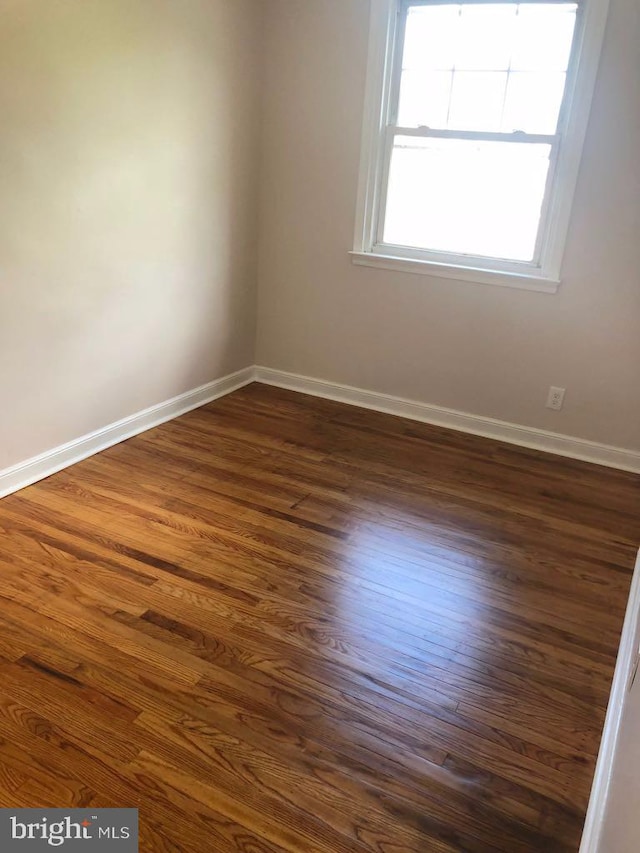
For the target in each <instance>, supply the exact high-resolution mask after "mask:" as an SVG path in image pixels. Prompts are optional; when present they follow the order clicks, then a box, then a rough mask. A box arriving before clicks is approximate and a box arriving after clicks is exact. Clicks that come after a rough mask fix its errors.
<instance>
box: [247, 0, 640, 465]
mask: <svg viewBox="0 0 640 853" xmlns="http://www.w3.org/2000/svg"><path fill="white" fill-rule="evenodd" d="M368 12H369V4H368V2H367V0H271V2H270V3H269V6H268V16H267V22H266V26H267V32H266V71H265V97H264V137H263V163H262V166H263V174H262V204H261V211H262V229H261V256H260V261H261V266H260V285H259V322H258V361H259V363H261V364H264V365H267V366H269V367H273V368H278V369H281V370H287V371H292V372H297V373H302V374H306V375H309V376H313V377H318V378H322V379H329V380H332V381H336V382H342V383H346V384H350V385H355V386H359V387H363V388H367V389H371V390H375V391H380V392H385V393H390V394H394V395H398V396H402V397H407V398H410V399H415V400H419V401H423V402H426V403H431V404H437V405H442V406H447V407H450V408H454V409H459V410H462V411H467V412H471V413H474V414H480V415H485V416H490V417H495V418H500V419H503V420H506V421H511V422H515V423H520V424H525V425H527V426H533V427H540V428H543V429H550V430H553V431H557V432H561V433H565V434H567V435H573V436H576V437H580V438H586V439H591V440H594V441H598V442H604V443H607V444H612V445H616V446H619V447H623V448H628V449H639V448H640V394H639V393H638V368H639V366H640V335H639V334H638V318H639V317H640V237H639V235H640V157H639V156H638V140H639V139H640V63H639V62H638V59H637V46H638V43H639V42H640V24H639V21H640V9H639V5H638V3H637V0H612V6H611V16H610V21H609V24H608V29H607V36H606V41H605V46H604V55H603V61H602V64H601V73H600V76H599V81H598V86H597V90H596V95H595V102H594V108H593V111H592V117H591V123H590V128H589V131H588V136H587V141H586V148H585V155H584V158H583V163H582V169H581V175H580V181H579V186H578V191H577V196H576V202H575V209H574V215H573V221H572V226H571V230H570V234H569V241H568V246H567V251H566V257H565V264H564V270H563V284H562V286H561V289H560V291H559V293H558V294H557V295H549V294H544V293H532V292H524V291H517V290H511V289H506V288H499V287H491V286H486V285H475V284H462V283H457V282H452V281H447V280H442V279H436V278H426V277H422V276H415V275H409V274H401V273H393V272H387V271H384V270H377V269H376V270H374V269H370V268H362V267H354V266H352V264H351V263H350V260H349V257H348V255H347V251H348V249H349V248H351V247H352V234H353V227H354V213H355V202H356V188H357V180H358V165H359V154H360V135H361V121H362V108H363V99H364V85H365V72H366V56H367V39H368ZM551 384H553V385H560V386H563V387H566V388H567V396H566V401H565V407H564V410H563V411H562V412H550V411H549V410H547V409H545V408H544V402H545V399H546V393H547V388H548V386H549V385H551Z"/></svg>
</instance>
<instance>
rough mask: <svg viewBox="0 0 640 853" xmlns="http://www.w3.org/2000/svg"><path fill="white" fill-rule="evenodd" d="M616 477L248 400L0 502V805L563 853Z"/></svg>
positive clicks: (599, 673) (626, 528)
mask: <svg viewBox="0 0 640 853" xmlns="http://www.w3.org/2000/svg"><path fill="white" fill-rule="evenodd" d="M639 510H640V477H637V476H635V475H631V474H627V473H624V472H617V471H611V470H608V469H604V468H599V467H597V466H590V465H586V464H582V463H579V462H575V461H573V460H563V459H559V458H558V457H552V456H548V455H546V454H543V453H537V452H535V451H530V450H526V449H522V448H514V447H509V446H507V445H503V444H500V443H499V442H491V441H488V440H485V439H481V438H475V437H471V436H466V435H462V434H459V433H454V432H451V431H448V430H446V429H440V428H436V427H431V426H428V425H422V424H416V423H413V422H408V421H405V420H402V419H400V418H394V417H391V416H388V415H383V414H379V413H374V412H366V411H363V410H359V409H357V408H354V407H350V406H345V405H342V404H339V403H334V402H331V401H326V400H318V399H312V398H309V397H305V396H304V395H300V394H294V393H291V392H287V391H281V390H278V389H274V388H267V387H265V386H260V385H252V386H248V387H246V388H243V389H242V390H240V391H238V392H236V393H234V394H232V395H229V396H228V397H226V398H224V399H221V400H219V401H216V402H215V403H212V404H210V405H208V406H205V407H203V408H202V409H199V410H196V411H194V412H190V413H188V414H187V415H185V416H183V417H181V418H179V419H177V420H176V421H173V422H171V423H168V424H164V425H162V426H160V427H158V428H156V429H153V430H150V431H149V432H147V433H144V434H142V435H139V436H136V437H135V438H132V439H130V440H129V441H126V442H124V443H122V444H120V445H118V446H116V447H113V448H111V449H110V450H107V451H105V452H104V453H101V454H99V455H98V456H96V457H93V458H91V459H88V460H86V461H85V462H82V463H80V464H79V465H77V466H74V467H73V468H70V469H68V470H66V471H63V472H60V473H59V474H57V475H54V476H53V477H51V478H49V479H48V480H45V481H43V482H41V483H38V484H36V485H34V486H32V487H29V488H28V489H25V490H23V491H22V492H20V493H19V494H16V495H13V496H11V497H8V498H6V499H4V500H3V501H2V502H0V579H1V581H2V583H1V584H0V804H1V805H3V806H6V807H11V806H13V807H18V806H25V807H26V806H33V807H36V806H38V807H40V806H42V807H45V806H59V807H72V806H89V805H92V806H94V807H96V808H98V807H100V806H104V807H115V806H136V807H138V808H140V818H141V849H142V850H145V851H149V853H165V851H167V853H168V851H172V853H173V851H175V850H177V849H179V850H180V851H181V853H199V851H201V850H212V849H215V851H216V853H246V851H248V850H251V851H255V853H391V851H394V853H395V851H398V853H399V851H400V850H402V851H403V853H405V851H406V853H424V851H426V850H429V851H434V853H455V851H462V850H465V851H474V853H485V851H486V853H491V851H495V853H502V852H503V851H504V853H529V851H539V850H545V851H547V850H548V851H563V853H570V851H577V849H578V843H579V838H580V831H581V827H582V821H583V818H584V811H585V808H586V802H587V798H588V794H589V789H590V784H591V778H592V774H593V769H594V764H595V758H596V754H597V749H598V745H599V739H600V734H601V729H602V724H603V720H604V712H605V709H606V702H607V698H608V691H609V687H610V683H611V677H612V674H613V667H614V663H615V656H616V651H617V643H618V639H619V633H620V629H621V626H622V619H623V614H624V608H625V604H626V597H627V595H628V589H629V584H630V578H631V570H632V566H633V562H634V554H635V550H636V549H637V547H638V544H639V543H640V512H639Z"/></svg>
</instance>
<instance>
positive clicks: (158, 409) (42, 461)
mask: <svg viewBox="0 0 640 853" xmlns="http://www.w3.org/2000/svg"><path fill="white" fill-rule="evenodd" d="M254 374H255V371H254V368H253V367H247V368H245V369H244V370H239V371H238V372H237V373H231V374H229V375H228V376H223V377H222V378H221V379H216V380H215V381H214V382H209V383H207V384H206V385H202V386H200V387H199V388H194V389H193V390H192V391H187V392H186V393H185V394H180V395H179V396H178V397H173V398H172V399H171V400H166V401H165V402H164V403H159V404H158V405H157V406H151V407H150V408H149V409H144V411H142V412H137V413H136V414H135V415H130V416H129V417H128V418H123V419H122V420H121V421H117V422H116V423H113V424H109V426H106V427H104V428H103V429H99V430H96V432H92V433H90V434H89V435H83V436H82V437H81V438H77V439H75V441H70V442H69V443H68V444H63V445H61V446H60V447H55V448H54V449H53V450H49V451H47V452H46V453H42V454H41V455H40V456H34V457H33V458H32V459H27V461H26V462H21V463H19V464H18V465H14V466H12V467H11V468H5V469H4V471H0V498H3V497H5V496H6V495H9V494H11V493H12V492H17V491H18V490H19V489H23V488H24V487H25V486H30V485H31V484H32V483H35V482H37V481H38V480H43V479H44V478H45V477H49V476H50V475H51V474H55V473H56V471H61V470H62V469H63V468H67V467H68V466H69V465H73V464H75V463H76V462H80V461H81V460H82V459H86V458H87V457H88V456H92V455H93V454H94V453H99V452H100V451H101V450H106V449H107V447H112V446H113V445H114V444H118V443H119V442H121V441H124V440H125V439H127V438H131V437H132V436H134V435H138V434H139V433H141V432H145V430H148V429H151V428H152V427H155V426H158V424H162V423H164V422H165V421H170V420H172V419H173V418H176V417H178V416H179V415H183V414H185V412H189V411H191V409H197V408H198V407H199V406H204V405H205V403H210V402H211V401H212V400H217V399H218V397H223V396H224V395H225V394H230V393H231V391H236V390H237V389H238V388H242V387H243V386H244V385H248V384H249V383H250V382H253V379H254Z"/></svg>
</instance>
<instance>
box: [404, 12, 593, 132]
mask: <svg viewBox="0 0 640 853" xmlns="http://www.w3.org/2000/svg"><path fill="white" fill-rule="evenodd" d="M576 9H577V5H576V4H575V3H569V2H568V3H561V4H558V3H556V4H551V3H476V4H459V3H441V4H434V5H426V6H412V7H409V10H408V13H407V26H406V31H405V46H404V53H403V60H402V68H403V72H402V79H401V86H400V102H399V112H398V124H399V125H400V126H401V127H415V126H418V125H426V126H427V127H433V128H441V129H450V130H478V131H500V130H503V131H505V132H511V131H512V130H514V129H515V130H524V131H527V132H532V133H533V132H535V133H550V134H551V133H555V131H556V126H557V119H558V114H559V110H560V105H561V102H562V95H563V87H564V85H565V83H566V74H565V72H566V69H567V65H568V62H569V55H570V52H571V43H572V39H573V31H574V27H575V22H576ZM507 78H508V79H507Z"/></svg>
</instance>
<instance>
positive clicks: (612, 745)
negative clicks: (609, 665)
mask: <svg viewBox="0 0 640 853" xmlns="http://www.w3.org/2000/svg"><path fill="white" fill-rule="evenodd" d="M639 641H640V552H639V553H638V559H637V561H636V567H635V571H634V573H633V580H632V581H631V592H630V593H629V600H628V602H627V611H626V614H625V617H624V625H623V627H622V636H621V638H620V648H619V651H618V659H617V661H616V668H615V672H614V674H613V684H612V687H611V693H610V694H609V704H608V706H607V716H606V717H605V721H604V728H603V730H602V740H601V741H600V750H599V752H598V761H597V763H596V770H595V775H594V777H593V784H592V786H591V795H590V797H589V806H588V808H587V816H586V820H585V824H584V830H583V833H582V841H581V843H580V853H599V849H600V838H601V835H602V828H603V825H604V818H605V814H606V811H607V803H608V799H609V790H610V787H611V779H612V774H613V769H614V763H615V757H616V748H617V745H618V739H619V735H620V726H621V724H622V717H623V714H624V709H625V705H626V701H627V696H628V695H629V686H630V684H629V683H630V679H631V676H632V673H633V668H634V665H635V660H636V653H637V651H638V643H639Z"/></svg>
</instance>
